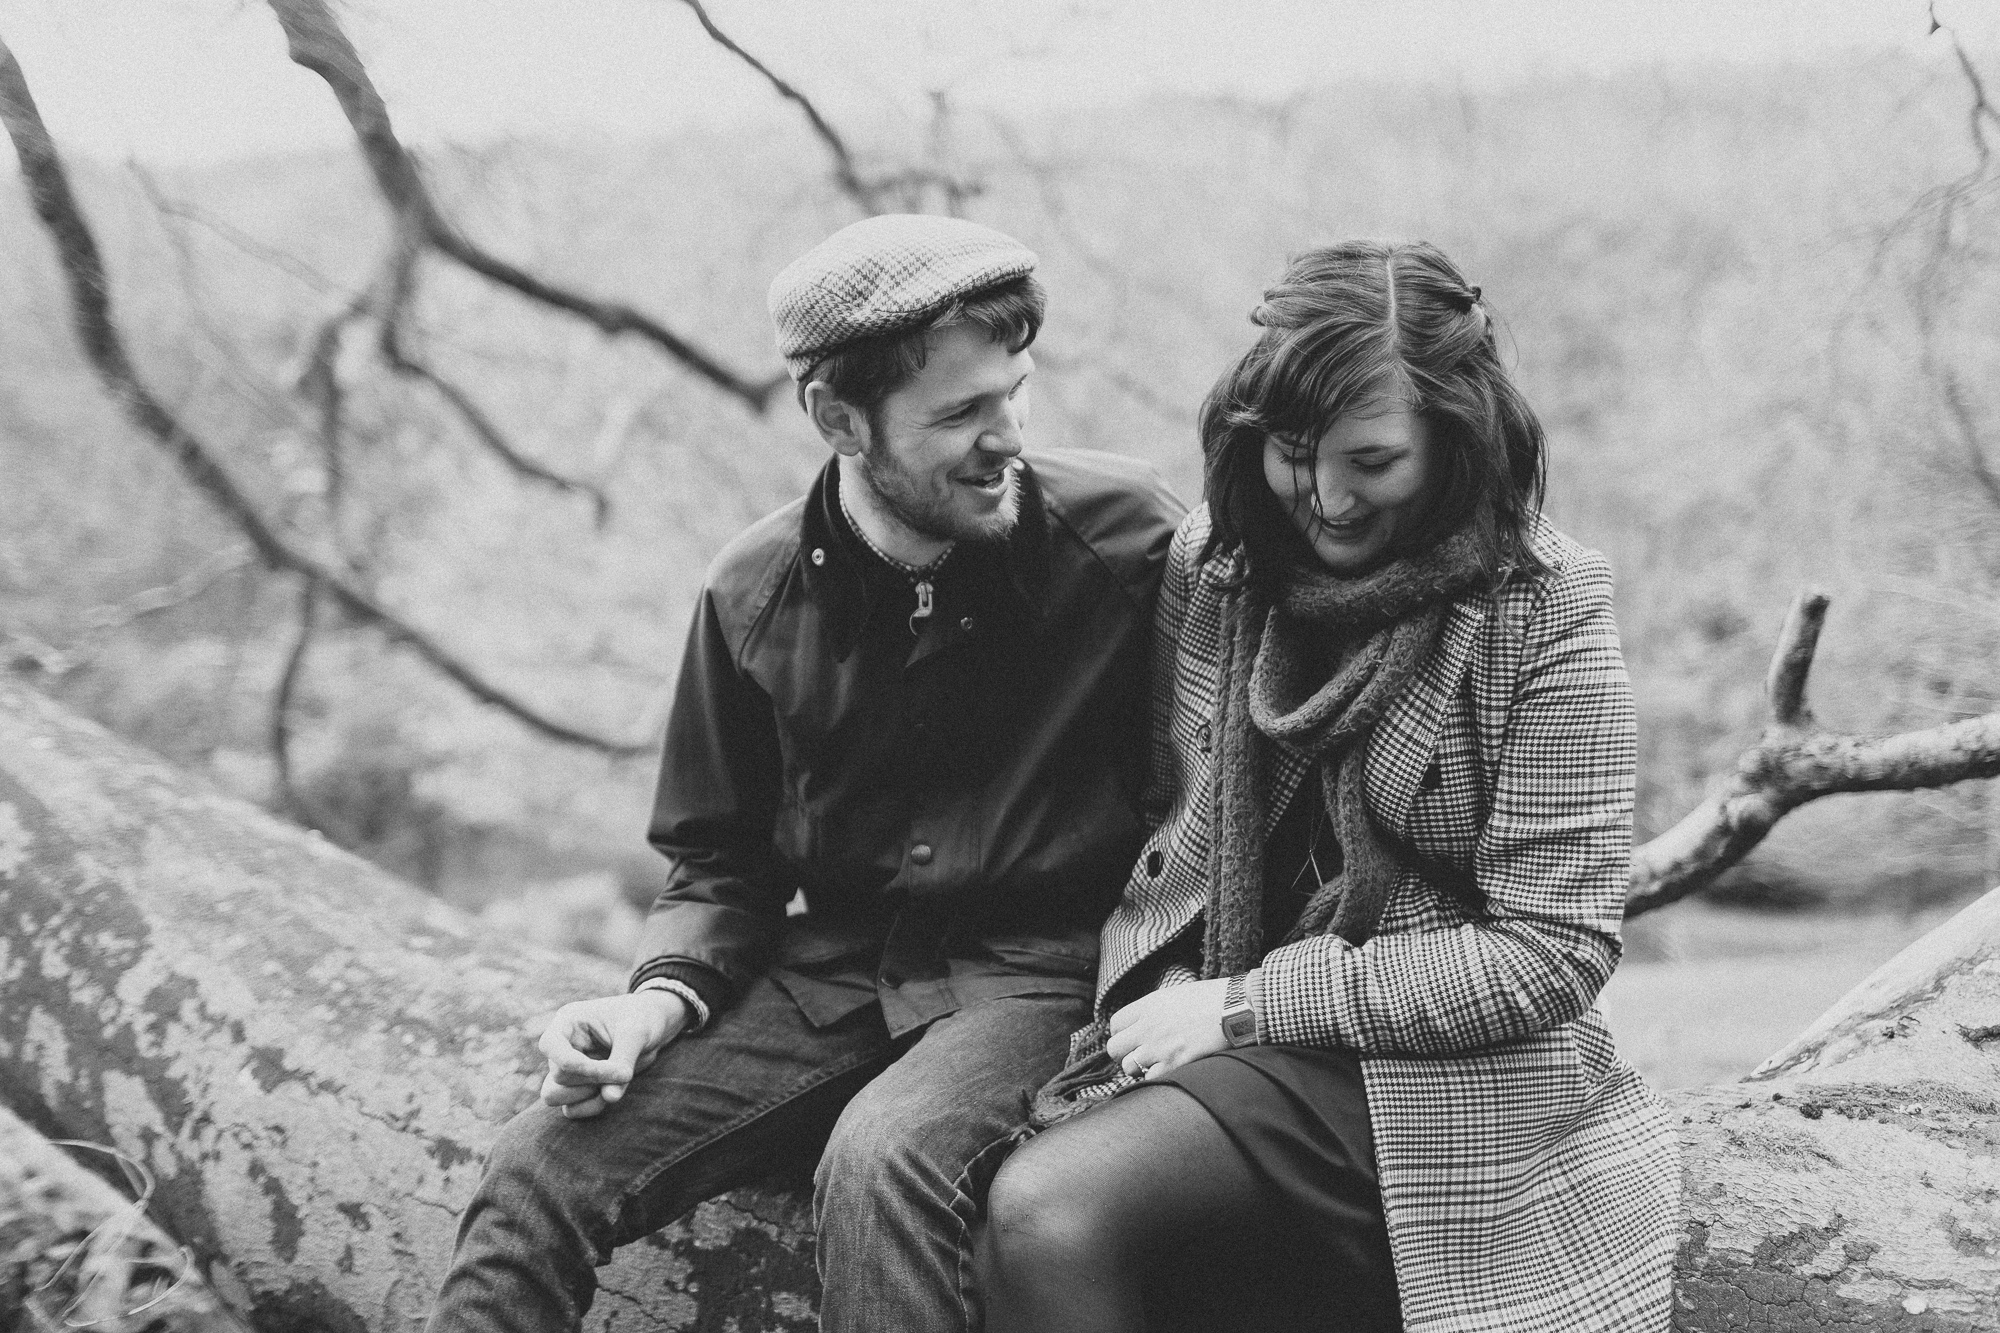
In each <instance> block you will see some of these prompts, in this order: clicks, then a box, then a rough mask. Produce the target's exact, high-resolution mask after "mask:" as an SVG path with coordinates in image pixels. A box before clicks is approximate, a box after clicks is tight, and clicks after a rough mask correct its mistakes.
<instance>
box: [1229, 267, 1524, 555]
mask: <svg viewBox="0 0 2000 1333" xmlns="http://www.w3.org/2000/svg"><path fill="white" fill-rule="evenodd" d="M1250 318H1251V321H1252V322H1253V323H1256V324H1259V325H1261V326H1262V327H1263V330H1264V332H1263V334H1262V336H1260V337H1259V338H1258V339H1257V342H1256V344H1255V345H1254V346H1253V347H1251V348H1250V350H1249V351H1247V352H1245V353H1244V354H1243V356H1242V358H1241V359H1240V360H1239V361H1238V362H1237V363H1236V365H1235V366H1234V367H1232V368H1231V369H1230V370H1229V371H1227V372H1226V373H1225V374H1224V375H1223V376H1222V378H1221V379H1219V380H1217V381H1216V383H1215V387H1214V388H1213V389H1212V390H1210V391H1209V395H1208V399H1207V401H1205V402H1204V403H1203V404H1202V409H1201V447H1202V457H1203V468H1204V473H1205V476H1204V485H1205V490H1206V498H1207V500H1208V507H1209V521H1210V528H1209V537H1208V545H1207V548H1206V549H1205V550H1204V551H1203V552H1202V557H1203V559H1206V558H1207V557H1208V556H1209V555H1211V554H1214V553H1216V552H1218V551H1227V550H1233V549H1236V548H1239V547H1240V548H1241V549H1242V550H1243V552H1244V553H1245V554H1246V555H1247V556H1248V557H1249V571H1248V572H1249V576H1250V577H1251V578H1252V579H1264V578H1269V577H1272V576H1273V575H1272V571H1273V570H1274V569H1275V568H1276V566H1277V565H1278V563H1279V559H1278V557H1279V555H1280V552H1283V551H1290V552H1294V553H1296V552H1297V551H1298V550H1299V545H1300V538H1299V535H1298V533H1297V530H1296V529H1295V528H1294V527H1293V526H1292V523H1291V520H1290V519H1289V518H1288V517H1287V515H1286V512H1285V508H1284V506H1283V505H1282V504H1281V503H1280V502H1279V500H1278V498H1277V497H1276V496H1274V495H1273V494H1272V493H1271V488H1270V486H1269V484H1268V483H1267V482H1266V481H1265V478H1264V463H1263V459H1264V444H1265V441H1266V440H1267V439H1268V438H1269V437H1270V436H1272V435H1281V436H1285V437H1287V438H1288V439H1292V440H1296V441H1299V442H1301V443H1303V444H1304V445H1305V446H1306V447H1307V449H1308V451H1309V457H1308V459H1307V460H1306V461H1305V462H1304V463H1303V464H1302V467H1303V468H1304V469H1305V471H1306V475H1308V476H1311V475H1314V474H1313V469H1315V468H1316V466H1317V463H1318V458H1317V446H1318V441H1319V439H1320V437H1321V436H1323V435H1324V434H1325V433H1326V431H1327V429H1328V427H1330V426H1332V425H1333V423H1334V422H1335V421H1336V420H1337V419H1338V418H1339V417H1341V416H1342V415H1343V414H1344V413H1347V412H1350V411H1353V410H1356V409H1362V410H1373V408H1374V407H1375V406H1376V405H1378V404H1380V403H1381V402H1383V401H1385V400H1386V401H1390V402H1396V401H1400V402H1402V403H1404V404H1406V405H1407V406H1408V407H1409V408H1410V410H1412V411H1414V412H1415V413H1417V415H1418V416H1419V417H1421V418H1422V419H1423V420H1425V421H1426V422H1428V423H1429V426H1430V438H1431V441H1432V449H1433V457H1432V467H1433V469H1434V471H1433V475H1432V480H1431V491H1430V495H1429V497H1428V499H1427V502H1426V506H1425V512H1424V514H1423V515H1422V517H1421V519H1420V521H1418V522H1417V523H1416V524H1414V525H1413V526H1412V527H1411V528H1410V530H1409V531H1408V533H1407V534H1406V535H1405V536H1404V537H1403V538H1402V539H1401V540H1399V542H1398V546H1397V553H1402V552H1407V551H1416V550H1422V549H1424V548H1425V547H1427V546H1429V545H1430V544H1432V543H1433V542H1436V541H1438V540H1439V539H1441V538H1443V537H1445V536H1448V535H1450V534H1451V533H1454V532H1457V531H1460V530H1461V529H1464V530H1467V531H1469V532H1470V533H1471V534H1472V536H1473V538H1474V541H1475V545H1476V547H1477V549H1478V551H1479V556H1480V560H1481V563H1482V565H1484V566H1485V568H1486V570H1487V572H1488V573H1489V575H1490V576H1491V577H1492V579H1493V581H1494V582H1495V583H1496V584H1498V583H1500V582H1503V581H1505V580H1506V579H1507V578H1508V577H1509V576H1510V575H1511V574H1514V573H1529V572H1535V571H1539V570H1541V569H1542V568H1543V566H1542V562H1541V561H1540V560H1539V559H1538V558H1537V557H1536V556H1535V554H1534V552H1533V550H1532V549H1531V547H1530V544H1529V542H1530V533H1531V531H1532V528H1533V525H1534V521H1535V516H1536V514H1537V513H1538V512H1539V511H1540V508H1541V502H1542V491H1543V486H1544V481H1545V475H1546V472H1545V468H1546V465H1545V462H1544V456H1543V455H1544V450H1543V440H1542V427H1541V423H1540V422H1539V421H1537V420H1536V419H1535V414H1534V412H1533V411H1532V410H1530V408H1529V407H1528V404H1527V401H1526V400H1525V399H1524V398H1522V396H1521V392H1520V390H1518V389H1516V388H1515V387H1514V383H1513V381H1512V380H1511V379H1509V378H1508V375H1507V372H1506V369H1505V368H1504V367H1502V366H1501V364H1500V356H1499V352H1498V350H1497V348H1496V347H1495V344H1494V336H1493V329H1494V321H1493V317H1492V315H1491V313H1490V312H1489V310H1488V309H1487V305H1486V300H1485V298H1484V297H1483V296H1482V295H1481V294H1480V291H1479V289H1478V288H1477V287H1474V286H1472V285H1470V284H1469V283H1467V282H1466V281H1465V277H1464V275H1463V274H1461V273H1460V272H1459V271H1458V266H1457V265H1455V264H1453V263H1452V262H1451V260H1450V259H1448V258H1446V257H1445V254H1444V252H1443V251H1442V250H1439V249H1438V248H1437V247H1436V246H1434V245H1431V244H1429V243H1427V242H1423V241H1416V242H1387V241H1343V242H1341V243H1340V244H1338V245H1330V246H1326V247H1324V248H1322V249H1318V250H1311V251H1308V252H1307V253H1305V254H1303V255H1300V256H1299V257H1297V258H1296V259H1294V260H1292V262H1291V264H1290V265H1289V266H1288V267H1287V268H1286V270H1285V275H1284V277H1283V278H1282V279H1281V280H1280V281H1279V283H1278V285H1277V286H1275V287H1273V288H1271V289H1270V290H1269V291H1267V292H1265V293H1264V302H1263V304H1262V305H1260V306H1258V307H1257V309H1256V310H1255V311H1254V312H1252V314H1251V316H1250ZM1314 495H1315V500H1314V508H1315V512H1317V507H1318V501H1317V487H1315V489H1314Z"/></svg>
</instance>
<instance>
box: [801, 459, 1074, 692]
mask: <svg viewBox="0 0 2000 1333" xmlns="http://www.w3.org/2000/svg"><path fill="white" fill-rule="evenodd" d="M839 462H840V460H839V458H838V457H837V456H836V457H834V458H830V459H828V460H827V462H826V466H825V467H823V468H821V469H820V472H819V475H818V476H817V477H815V478H814V479H813V484H812V488H811V489H810V490H809V491H807V492H806V503H805V511H804V513H803V514H802V515H801V516H800V522H799V552H798V556H797V557H796V560H797V564H798V568H799V573H800V577H801V579H802V580H803V581H804V584H805V588H806V592H807V594H808V595H809V596H810V597H811V598H812V601H813V603H814V605H816V606H818V607H820V608H822V610H823V611H824V612H825V614H826V616H827V620H828V623H829V628H830V629H831V631H832V632H831V634H830V636H829V637H830V639H831V641H832V644H833V648H834V652H835V656H836V658H837V659H838V660H841V661H845V660H846V659H847V658H848V656H849V655H850V654H852V653H853V651H854V648H855V645H856V644H857V643H859V642H860V640H861V634H862V631H863V630H864V629H865V628H866V627H867V624H868V617H869V616H870V615H871V614H872V613H873V611H874V607H875V601H876V599H877V598H878V597H879V596H880V595H881V592H882V590H883V589H884V588H885V587H886V586H888V584H889V581H890V580H892V579H899V578H900V575H897V574H895V573H894V572H893V571H890V570H889V569H888V568H887V566H885V565H884V564H883V563H882V561H881V560H880V559H879V558H878V557H877V556H876V555H875V553H874V552H873V551H870V550H869V549H868V547H867V545H866V544H865V543H863V542H862V540H861V538H860V535H859V534H858V533H856V532H855V531H854V529H853V528H852V527H851V526H850V525H849V523H848V520H847V516H846V515H845V514H843V513H841V512H840V467H839ZM1018 484H1019V485H1020V487H1021V517H1020V521H1019V522H1017V523H1016V524H1015V525H1014V530H1013V531H1012V532H1011V533H1009V534H1008V536H1007V539H1006V540H1005V541H1004V542H999V543H993V542H977V543H973V542H968V543H962V544H961V545H960V546H959V547H958V548H957V549H956V550H954V551H953V552H952V556H951V560H950V561H949V562H948V564H947V566H946V570H947V577H949V578H950V579H951V580H952V581H953V582H958V581H960V580H963V581H964V583H963V586H964V587H965V588H966V590H967V595H968V596H969V598H970V599H971V601H972V603H973V604H974V605H975V606H979V607H983V608H986V613H987V614H998V615H1001V616H1005V617H1012V618H1015V619H1017V620H1018V621H1019V622H1020V623H1021V624H1022V625H1024V626H1026V625H1032V624H1033V623H1034V622H1035V621H1037V620H1039V619H1040V617H1041V614H1042V610H1043V608H1044V606H1045V605H1046V604H1047V594H1048V583H1049V568H1050V566H1049V518H1048V507H1047V505H1046V503H1045V502H1044V500H1043V497H1042V488H1041V483H1040V482H1039V481H1038V480H1037V479H1036V477H1035V472H1034V469H1033V468H1032V467H1030V466H1028V465H1027V464H1026V463H1025V462H1024V463H1023V464H1022V466H1021V470H1020V481H1019V483H1018Z"/></svg>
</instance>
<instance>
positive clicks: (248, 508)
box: [0, 42, 649, 754]
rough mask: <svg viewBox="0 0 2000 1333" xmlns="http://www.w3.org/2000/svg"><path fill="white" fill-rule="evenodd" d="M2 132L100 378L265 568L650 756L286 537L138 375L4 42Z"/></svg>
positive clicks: (63, 178)
mask: <svg viewBox="0 0 2000 1333" xmlns="http://www.w3.org/2000/svg"><path fill="white" fill-rule="evenodd" d="M0 124H4V125H5V126H6V129H7V133H8V136H9V137H10V138H11V139H12V140H13V142H14V150H15V152H16V154H17V155H18V156H19V158H20V162H21V174H22V177H23V178H24V179H25V181H26V182H27V186H28V194H29V197H30V199H31V200H32V201H33V205H34V209H35V213H36V215H37V216H38V217H39V218H40V219H41V221H42V225H43V226H44V228H46V230H47V231H48V233H49V237H50V239H51V240H52V241H53V242H54V244H55V247H56V253H57V257H58V258H59V259H60V260H61V263H62V270H63V277H64V279H65V281H66V282H67V283H68V286H69V294H70V310H71V315H72V318H73V319H74V321H75V324H76V330H77V336H78V338H79V339H80V340H81V342H82V343H83V349H84V353H85V355H86V356H88V357H89V358H90V362H91V365H92V366H93V367H94V368H95V369H96V371H97V374H98V378H99V379H100V380H102V381H103V383H104V386H105V388H106V390H107V391H108V392H109V393H110V395H111V397H112V399H113V400H114V401H115V402H116V403H117V404H118V406H119V408H120V409H121V410H123V412H124V413H125V415H126V417H127V418H128V419H129V420H130V421H131V422H132V423H133V424H134V425H135V426H137V427H138V428H139V429H140V430H141V431H143V432H145V433H146V434H147V435H149V436H151V437H152V438H153V440H154V441H155V442H157V443H158V444H159V445H160V446H161V447H162V448H164V449H165V450H166V451H167V453H168V454H169V455H170V456H171V457H172V458H173V460H174V462H175V463H176V464H177V465H179V467H180V469H181V471H182V472H183V473H184V474H185V475H186V476H187V478H188V479H189V480H190V481H191V482H193V483H194V485H195V487H196V488H197V489H198V490H200V491H201V492H202V493H203V494H205V495H206V496H208V498H209V500H210V501H211V502H212V503H213V504H214V505H215V506H216V507H217V508H218V509H220V510H221V511H222V513H223V515H224V516H225V517H226V518H227V519H228V520H229V521H230V522H231V523H233V524H235V526H236V527H237V529H238V530H239V531H241V532H242V533H243V535H244V536H245V537H246V538H248V539H249V542H250V544H251V546H252V547H253V548H255V550H256V552H257V554H258V556H259V557H261V558H262V559H263V561H264V563H265V564H267V565H269V566H271V567H272V568H275V569H287V570H290V571H292V572H293V573H295V574H299V575H301V576H303V577H304V578H306V579H309V580H311V581H312V582H313V583H315V584H317V585H318V586H319V588H320V589H321V590H322V591H323V592H324V593H325V594H326V595H327V596H328V597H330V598H332V599H333V600H334V601H335V602H336V603H337V604H338V605H339V606H340V607H341V609H342V610H344V611H345V612H346V613H347V614H349V615H351V616H353V617H354V618H355V619H357V620H360V621H363V622H365V623H367V624H370V625H372V626H374V627H375V628H377V629H378V630H380V631H381V632H382V633H383V634H385V635H386V636H387V637H388V638H389V639H390V640H391V641H392V642H394V643H398V644H401V645H402V646H404V647H406V648H408V649H409V650H410V651H412V652H414V653H416V654H417V655H418V656H419V657H421V658H422V659H423V660H424V661H426V662H427V663H429V664H430V665H431V666H432V667H433V668H434V669H436V670H437V671H439V672H440V673H442V674H443V675H444V676H446V677H447V678H449V679H450V680H452V681H453V682H454V683H455V684H457V685H458V686H459V687H460V688H462V689H464V690H465V691H466V692H467V693H469V694H471V695H472V696H473V697H474V698H475V699H478V700H479V701H480V702H482V703H486V704H490V705H492V706H493V707H496V708H499V709H501V710H502V711H504V712H506V713H508V714H509V715H511V716H513V717H514V718H516V719H517V720H519V721H520V722H522V723H523V724H524V725H526V726H528V727H530V728H532V729H533V730H535V731H537V732H540V733H541V734H542V735H544V736H547V737H549V738H550V739H553V740H559V741H564V742H567V743H569V744H572V745H580V746H584V747H586V748H588V749H593V750H600V751H603V752H606V753H610V754H638V753H642V752H643V751H645V750H646V749H647V748H649V747H648V746H647V745H646V744H645V743H644V742H636V741H635V742H627V741H613V740H609V739H606V738H604V737H602V736H597V735H594V734H592V733H590V732H587V731H583V730H580V729H578V728H576V727H572V726H569V725H567V724H566V723H562V722H558V721H555V720H554V719H551V718H549V717H547V716H545V715H544V714H543V713H541V712H540V711H539V710H537V709H535V708H533V707H531V706H530V705H528V704H526V703H524V702H522V701H521V700H519V699H516V698H515V697H513V696H512V695H511V694H508V693H507V692H506V691H504V690H501V689H500V688H499V687H497V686H495V685H493V684H491V683H489V682H488V681H487V680H486V679H485V678H484V677H483V676H481V675H480V674H479V673H478V672H477V671H475V670H473V669H472V668H471V667H470V666H468V665H466V664H465V663H464V662H462V661H460V660H459V659H458V658H457V657H456V656H455V655H453V654H452V653H451V652H449V651H448V650H446V649H445V648H444V647H443V646H442V645H441V644H439V643H438V642H437V641H436V640H435V639H433V638H431V637H430V636H429V635H428V634H426V633H424V632H423V631H422V630H420V629H418V628H417V627H415V626H414V625H411V624H410V623H409V622H407V621H405V620H404V619H402V617H400V616H398V615H396V614H395V613H394V612H392V611H390V610H389V609H388V608H387V607H385V606H383V605H381V604H380V603H378V602H377V601H376V600H375V599H374V598H373V597H372V596H371V595H370V594H369V593H367V592H365V591H363V590H362V589H360V588H357V587H354V586H353V585H351V584H349V583H348V582H347V581H346V580H345V579H344V578H342V577H341V576H340V575H339V574H337V573H335V572H334V571H333V570H332V569H330V568H328V567H327V566H326V565H324V564H322V563H321V562H320V561H318V560H316V559H314V558H313V557H312V556H310V555H307V554H306V553H305V552H304V551H301V550H298V549H297V548H295V547H294V546H293V545H292V544H291V543H290V542H288V541H287V540H285V538H283V537H282V536H280V535H279V533H278V532H277V530H276V529H275V528H274V527H273V526H272V525H271V524H270V523H269V522H267V521H266V520H265V518H264V516H263V514H262V513H261V512H260V511H259V510H258V508H257V506H256V505H255V504H254V503H252V501H251V500H250V498H249V496H248V495H246V494H245V493H244V491H243V490H242V488H241V487H240V486H238V485H237V483H236V481H235V479H234V478H232V477H231V476H230V475H229V473H228V471H227V470H226V469H225V468H224V467H223V466H222V465H221V463H220V462H219V461H218V458H217V456H216V454H215V453H214V451H213V450H211V449H210V448H208V446H207V445H206V444H204V443H203V442H202V441H201V440H200V439H199V438H198V437H197V436H195V435H194V434H193V433H192V432H191V431H189V430H188V429H187V428H186V427H185V426H183V425H182V424H181V422H180V421H179V420H178V419H177V418H176V417H175V416H174V415H173V413H171V412H170V411H168V410H167V408H166V407H165V406H164V405H162V404H161V403H160V401H159V400H158V399H157V398H156V397H154V395H153V394H152V392H151V391H150V390H149V389H148V388H147V387H146V385H145V383H144V381H142V380H141V379H140V377H139V375H138V373H137V371H136V370H135V369H134V368H133V366H132V362H131V359H130V357H129V355H128V353H127V352H126V349H125V344H124V341H123V339H122V338H121V337H120V335H119V332H118V328H117V324H116V322H115V321H114V320H113V319H112V315H111V294H110V285H109V282H108V280H107V278H106V275H105V270H104V261H103V257H102V255H101V254H100V252H99V251H98V248H97V241H96V238H95V237H94V236H92V234H91V231H90V227H89V224H88V223H87V222H86V221H85V220H84V217H83V213H82V211H81V210H80V209H79V208H78V207H77V203H76V198H75V196H74V195H73V194H72V193H71V191H70V188H69V179H68V175H67V173H66V172H65V171H64V170H63V165H62V160H61V158H60V156H59V155H58V154H57V152H56V147H55V142H54V140H52V139H51V138H50V137H49V133H48V130H47V128H46V127H45V126H44V125H43V124H42V118H41V113H40V112H39V111H38V110H37V109H36V107H35V102H34V98H33V96H32V95H31V94H30V93H29V90H28V83H27V79H26V77H25V76H24V75H23V74H22V72H21V66H20V64H19V62H17V61H16V60H15V58H14V54H13V52H12V51H11V50H9V49H8V47H7V46H6V44H5V43H4V42H0Z"/></svg>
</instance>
